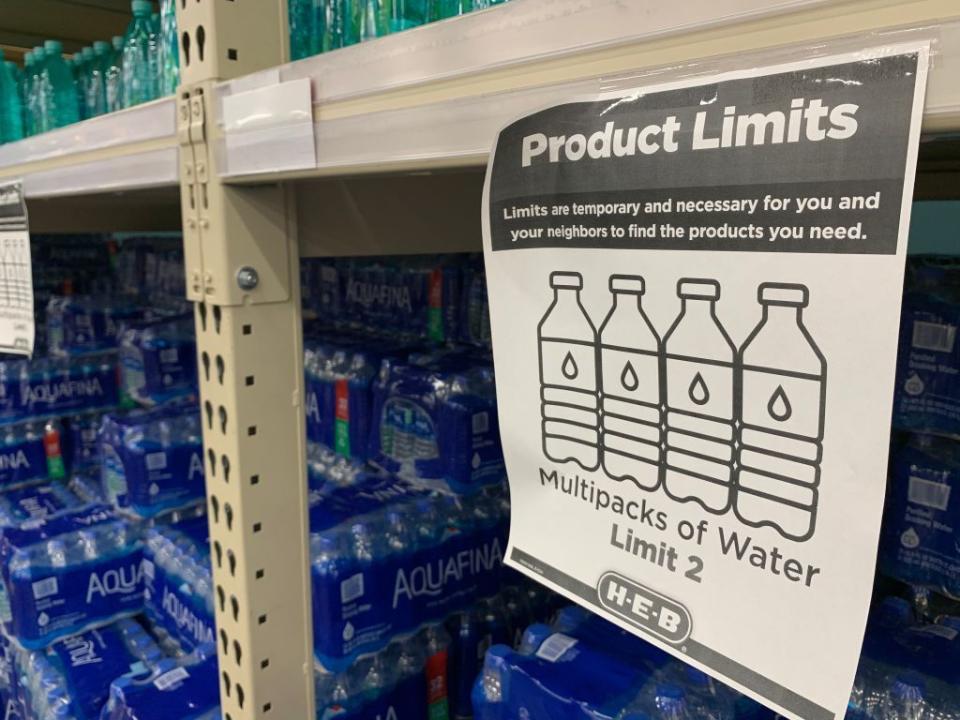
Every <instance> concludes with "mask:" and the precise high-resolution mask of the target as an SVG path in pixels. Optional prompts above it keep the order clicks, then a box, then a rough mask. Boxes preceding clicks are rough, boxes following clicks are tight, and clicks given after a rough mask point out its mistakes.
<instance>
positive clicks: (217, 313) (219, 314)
mask: <svg viewBox="0 0 960 720" xmlns="http://www.w3.org/2000/svg"><path fill="white" fill-rule="evenodd" d="M222 319H223V311H222V310H221V309H220V306H219V305H214V306H213V331H214V332H215V333H217V335H219V334H220V321H221V320H222Z"/></svg>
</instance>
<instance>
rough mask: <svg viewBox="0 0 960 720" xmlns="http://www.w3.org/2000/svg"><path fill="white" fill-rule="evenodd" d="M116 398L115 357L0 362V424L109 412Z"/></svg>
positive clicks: (101, 354) (90, 356) (94, 355)
mask: <svg viewBox="0 0 960 720" xmlns="http://www.w3.org/2000/svg"><path fill="white" fill-rule="evenodd" d="M118 397H119V395H118V390H117V358H116V353H97V354H93V355H84V356H80V357H74V358H69V359H68V358H62V359H54V358H41V359H38V360H4V361H0V422H17V421H23V420H38V419H45V418H51V417H62V416H65V415H72V414H76V413H84V412H90V411H93V410H102V409H107V408H112V407H114V406H116V404H117V400H118Z"/></svg>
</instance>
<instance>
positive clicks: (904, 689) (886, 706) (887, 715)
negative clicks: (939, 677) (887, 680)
mask: <svg viewBox="0 0 960 720" xmlns="http://www.w3.org/2000/svg"><path fill="white" fill-rule="evenodd" d="M930 714H931V713H930V707H929V705H928V703H927V699H926V683H925V682H924V680H923V677H921V676H920V675H919V674H918V673H914V672H904V673H901V674H900V675H897V676H896V677H895V678H894V679H893V682H892V683H891V684H890V689H889V690H888V691H887V693H886V695H885V696H884V698H883V701H882V702H881V705H880V708H879V711H878V715H879V719H880V720H926V718H927V717H929V716H930Z"/></svg>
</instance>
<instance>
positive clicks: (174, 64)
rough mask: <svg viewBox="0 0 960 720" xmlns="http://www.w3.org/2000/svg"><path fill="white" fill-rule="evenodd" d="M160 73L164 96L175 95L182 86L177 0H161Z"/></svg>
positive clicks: (161, 90) (161, 89) (161, 92)
mask: <svg viewBox="0 0 960 720" xmlns="http://www.w3.org/2000/svg"><path fill="white" fill-rule="evenodd" d="M160 71H161V75H162V82H161V85H162V87H161V88H160V94H161V95H162V96H167V95H173V94H174V93H175V92H176V91H177V86H178V85H179V84H180V42H179V37H178V35H177V7H176V0H160Z"/></svg>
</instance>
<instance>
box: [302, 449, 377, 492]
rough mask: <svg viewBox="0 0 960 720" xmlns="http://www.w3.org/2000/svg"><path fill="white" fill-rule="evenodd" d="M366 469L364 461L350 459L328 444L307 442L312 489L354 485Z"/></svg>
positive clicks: (308, 475)
mask: <svg viewBox="0 0 960 720" xmlns="http://www.w3.org/2000/svg"><path fill="white" fill-rule="evenodd" d="M366 470H367V466H366V465H365V464H364V463H361V462H359V461H356V460H348V459H347V458H345V457H343V456H342V455H338V454H337V453H336V452H334V451H333V450H332V449H331V448H329V447H327V446H326V445H320V444H317V443H307V483H308V485H309V487H310V490H311V491H324V490H329V489H331V488H334V487H339V486H342V485H352V484H354V483H355V482H356V481H357V479H358V478H360V477H361V476H362V475H363V473H364V472H365V471H366Z"/></svg>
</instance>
